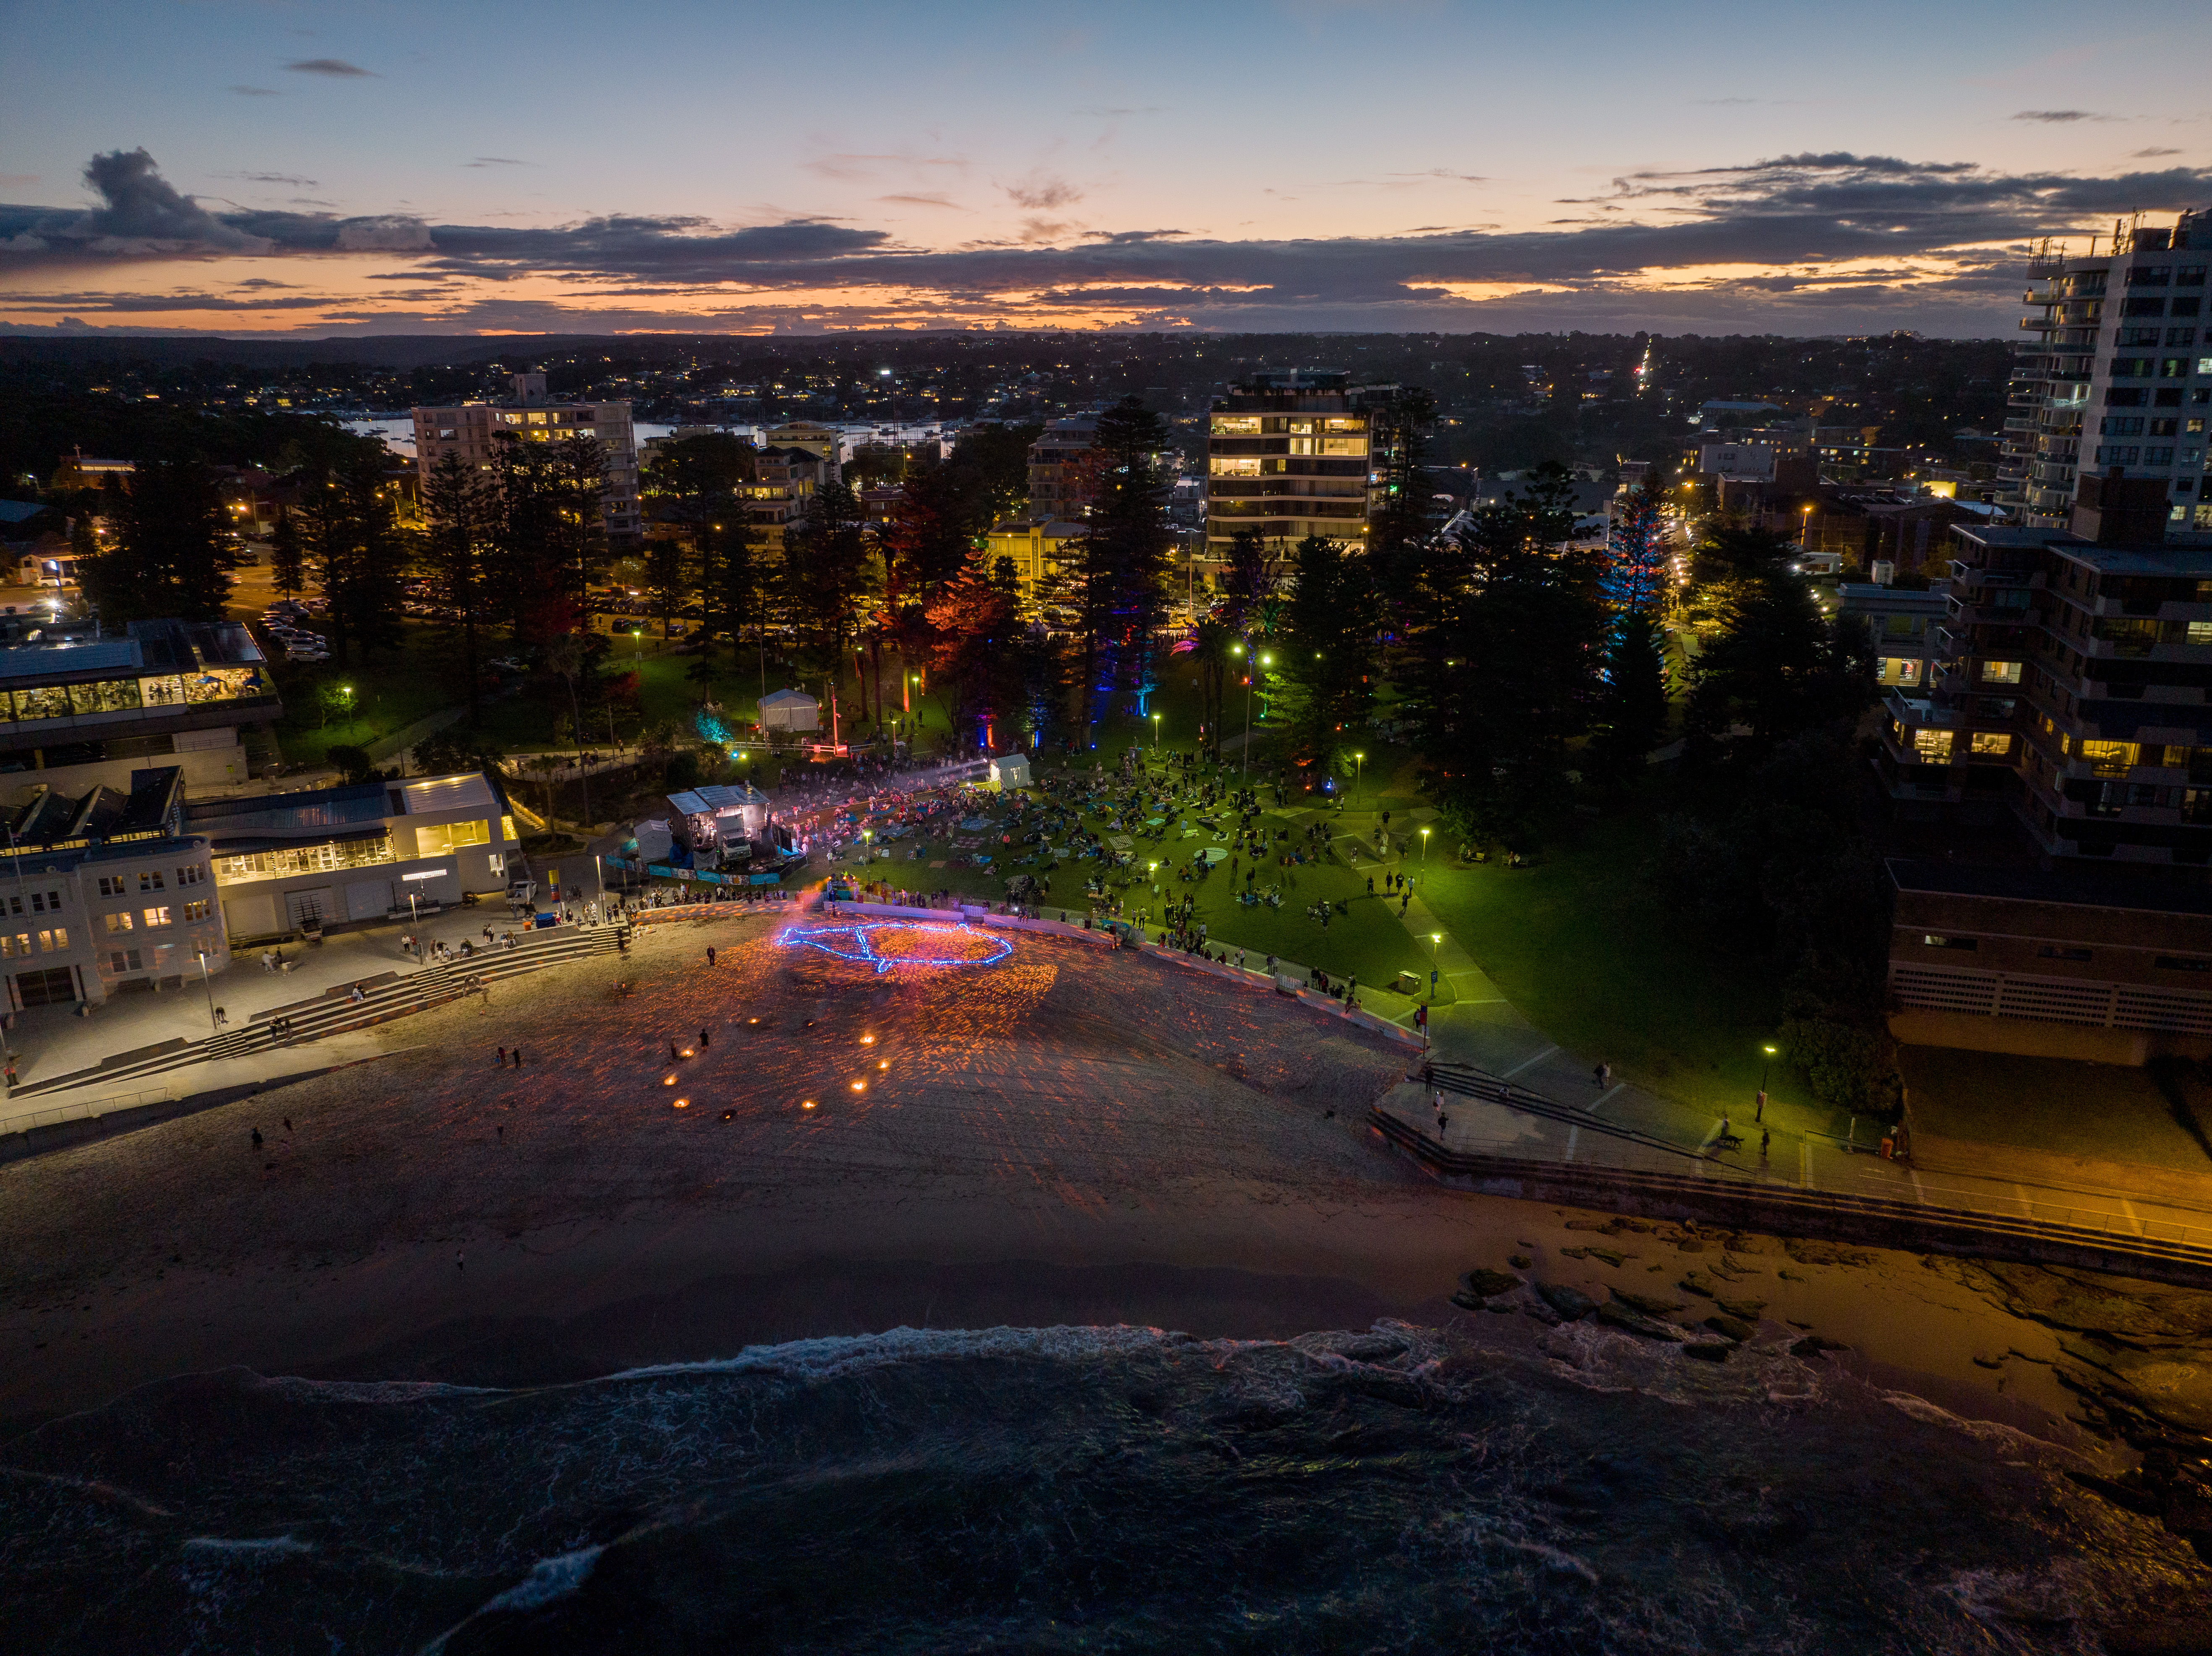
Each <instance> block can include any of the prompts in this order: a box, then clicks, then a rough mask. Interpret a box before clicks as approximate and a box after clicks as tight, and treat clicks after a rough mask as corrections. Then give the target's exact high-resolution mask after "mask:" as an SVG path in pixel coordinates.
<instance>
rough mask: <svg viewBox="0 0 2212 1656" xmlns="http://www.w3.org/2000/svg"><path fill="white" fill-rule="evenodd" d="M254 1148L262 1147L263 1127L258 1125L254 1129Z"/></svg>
mask: <svg viewBox="0 0 2212 1656" xmlns="http://www.w3.org/2000/svg"><path fill="white" fill-rule="evenodd" d="M253 1148H254V1149H257V1150H258V1149H260V1148H261V1129H260V1128H258V1127H256V1128H255V1129H254V1130H253Z"/></svg>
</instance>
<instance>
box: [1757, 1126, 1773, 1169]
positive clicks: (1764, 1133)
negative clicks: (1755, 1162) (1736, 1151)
mask: <svg viewBox="0 0 2212 1656" xmlns="http://www.w3.org/2000/svg"><path fill="white" fill-rule="evenodd" d="M1773 1142H1774V1129H1773V1128H1771V1127H1763V1128H1761V1129H1760V1130H1759V1160H1760V1161H1762V1162H1764V1161H1765V1160H1766V1147H1767V1146H1768V1145H1770V1144H1771V1143H1773Z"/></svg>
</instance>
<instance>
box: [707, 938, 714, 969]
mask: <svg viewBox="0 0 2212 1656" xmlns="http://www.w3.org/2000/svg"><path fill="white" fill-rule="evenodd" d="M707 964H708V968H712V967H713V966H714V944H712V943H708V945H707Z"/></svg>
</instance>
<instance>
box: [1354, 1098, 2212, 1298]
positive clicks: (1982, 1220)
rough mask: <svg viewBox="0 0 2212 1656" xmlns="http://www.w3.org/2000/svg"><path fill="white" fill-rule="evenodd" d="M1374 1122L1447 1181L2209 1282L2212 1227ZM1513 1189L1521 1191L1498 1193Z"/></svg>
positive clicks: (1377, 1112) (1391, 1120) (1379, 1111)
mask: <svg viewBox="0 0 2212 1656" xmlns="http://www.w3.org/2000/svg"><path fill="white" fill-rule="evenodd" d="M1368 1125H1369V1127H1370V1130H1371V1131H1374V1132H1375V1133H1376V1135H1377V1136H1378V1137H1381V1138H1383V1140H1384V1142H1386V1143H1389V1144H1391V1145H1393V1146H1395V1148H1397V1149H1400V1150H1401V1151H1403V1152H1405V1153H1406V1154H1407V1155H1408V1156H1411V1157H1412V1158H1413V1160H1414V1161H1415V1162H1417V1163H1419V1164H1420V1165H1421V1166H1423V1167H1425V1168H1427V1169H1428V1170H1429V1171H1431V1173H1433V1174H1437V1175H1438V1176H1439V1177H1442V1178H1445V1179H1450V1180H1467V1181H1468V1182H1470V1183H1473V1184H1475V1185H1478V1186H1481V1187H1483V1188H1485V1189H1488V1190H1492V1191H1493V1192H1497V1193H1500V1194H1516V1193H1520V1194H1524V1195H1527V1196H1529V1197H1530V1198H1532V1199H1541V1200H1546V1201H1570V1202H1577V1203H1583V1204H1589V1205H1591V1206H1596V1207H1605V1206H1609V1205H1619V1204H1622V1203H1624V1202H1625V1203H1626V1204H1632V1205H1634V1206H1637V1207H1639V1208H1642V1209H1645V1210H1649V1209H1651V1208H1653V1207H1655V1206H1656V1207H1658V1208H1662V1209H1665V1208H1669V1207H1671V1208H1674V1209H1675V1210H1680V1211H1682V1212H1685V1213H1696V1212H1699V1211H1700V1210H1705V1211H1713V1210H1723V1211H1726V1212H1727V1213H1728V1214H1729V1216H1730V1217H1732V1218H1734V1219H1736V1220H1738V1221H1740V1222H1750V1223H1753V1224H1756V1225H1758V1226H1759V1227H1760V1228H1767V1229H1774V1230H1778V1231H1781V1232H1784V1234H1788V1233H1790V1232H1793V1231H1794V1232H1803V1233H1806V1234H1823V1233H1826V1234H1837V1233H1838V1232H1839V1231H1840V1232H1843V1233H1845V1234H1848V1236H1849V1237H1850V1239H1851V1240H1864V1241H1868V1242H1869V1243H1871V1244H1873V1245H1875V1246H1877V1247H1881V1246H1887V1247H1934V1248H1936V1249H1937V1250H1938V1251H1941V1252H1947V1253H1986V1254H1990V1255H1991V1256H1992V1257H2015V1258H2021V1259H2039V1260H2044V1261H2047V1260H2048V1259H2049V1258H2050V1257H2051V1253H2053V1251H2060V1252H2065V1253H2067V1254H2068V1257H2069V1260H2070V1261H2071V1262H2072V1263H2076V1264H2080V1263H2084V1262H2085V1259H2087V1260H2091V1261H2093V1267H2094V1268H2098V1269H2112V1270H2117V1271H2128V1272H2131V1273H2133V1274H2138V1275H2153V1276H2156V1277H2160V1278H2161V1279H2162V1280H2167V1281H2174V1282H2186V1283H2191V1284H2193V1285H2198V1286H2212V1222H2207V1223H2205V1224H2201V1225H2200V1224H2194V1223H2191V1222H2187V1221H2181V1220H2160V1219H2151V1220H2144V1219H2140V1218H2137V1217H2136V1216H2131V1215H2128V1214H2125V1213H2121V1212H2117V1211H2114V1210H2110V1209H2102V1208H2093V1207H2085V1206H2082V1205H2081V1204H2078V1203H2071V1202H2065V1201H2054V1202H2047V1203H2038V1202H2033V1201H2029V1200H2025V1199H2023V1200H2022V1202H2021V1204H2020V1206H2021V1208H2022V1209H2024V1210H2025V1211H2019V1212H2007V1211H2005V1210H2002V1209H2001V1208H1997V1207H1993V1206H1991V1205H1989V1204H1984V1203H1979V1202H1975V1201H1972V1200H1966V1201H1957V1202H1938V1201H1932V1200H1929V1198H1927V1197H1925V1196H1917V1197H1915V1198H1911V1199H1905V1198H1899V1197H1888V1196H1855V1195H1850V1194H1846V1193H1844V1192H1836V1191H1823V1190H1817V1189H1814V1188H1811V1187H1808V1186H1802V1185H1797V1184H1794V1183H1790V1182H1788V1181H1785V1180H1781V1179H1778V1178H1773V1177H1761V1176H1759V1175H1756V1174H1752V1173H1751V1172H1750V1171H1749V1170H1747V1169H1746V1170H1737V1169H1727V1170H1726V1176H1722V1177H1713V1176H1710V1174H1709V1173H1708V1174H1707V1176H1700V1175H1699V1174H1674V1173H1662V1172H1656V1171H1652V1170H1647V1169H1643V1168H1624V1167H1620V1166H1616V1165H1613V1164H1609V1163H1605V1162H1563V1161H1556V1160H1553V1159H1551V1158H1548V1157H1547V1158H1538V1157H1533V1156H1511V1155H1506V1154H1504V1153H1500V1152H1495V1151H1487V1150H1477V1149H1459V1148H1454V1147H1452V1146H1449V1145H1447V1144H1444V1143H1441V1142H1440V1141H1439V1140H1437V1138H1435V1137H1432V1136H1431V1135H1430V1134H1427V1133H1425V1132H1423V1131H1421V1129H1420V1128H1419V1125H1416V1124H1415V1123H1413V1122H1411V1121H1408V1120H1406V1119H1403V1118H1402V1117H1401V1116H1400V1115H1398V1114H1396V1113H1394V1112H1393V1111H1390V1110H1388V1109H1385V1108H1384V1107H1382V1106H1380V1105H1376V1107H1373V1108H1371V1109H1370V1111H1369V1112H1368ZM1708 1168H1710V1164H1708ZM1508 1185H1510V1186H1516V1187H1517V1188H1516V1190H1502V1189H1500V1188H1499V1187H1500V1186H1508ZM1948 1193H1949V1192H1947V1194H1948ZM2038 1250H2040V1252H2038Z"/></svg>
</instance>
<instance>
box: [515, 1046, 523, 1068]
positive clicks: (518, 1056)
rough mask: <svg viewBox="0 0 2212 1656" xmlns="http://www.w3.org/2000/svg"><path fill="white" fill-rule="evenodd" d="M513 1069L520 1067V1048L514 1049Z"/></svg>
mask: <svg viewBox="0 0 2212 1656" xmlns="http://www.w3.org/2000/svg"><path fill="white" fill-rule="evenodd" d="M514 1067H515V1068H516V1069H518V1070H520V1068H521V1067H522V1048H520V1046H518V1047H516V1048H515V1049H514Z"/></svg>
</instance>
